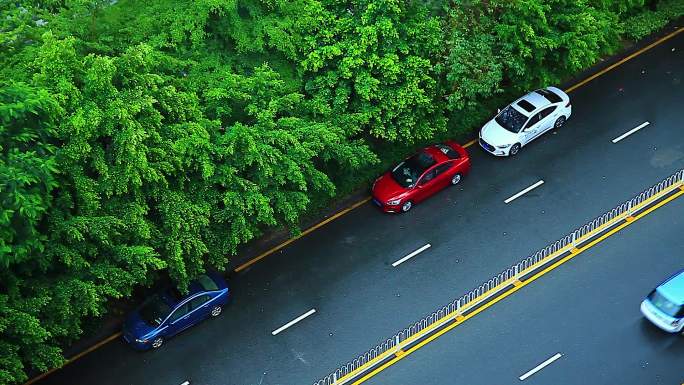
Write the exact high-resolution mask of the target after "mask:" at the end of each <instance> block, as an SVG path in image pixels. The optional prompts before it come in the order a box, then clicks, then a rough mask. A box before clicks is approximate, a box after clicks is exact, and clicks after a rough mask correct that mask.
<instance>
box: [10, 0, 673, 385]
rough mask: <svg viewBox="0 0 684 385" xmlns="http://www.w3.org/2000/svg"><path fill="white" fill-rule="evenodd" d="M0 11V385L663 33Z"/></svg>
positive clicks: (268, 0)
mask: <svg viewBox="0 0 684 385" xmlns="http://www.w3.org/2000/svg"><path fill="white" fill-rule="evenodd" d="M443 4H445V3H444V2H437V1H427V2H413V1H399V0H357V1H345V0H342V1H331V0H225V1H220V0H196V1H181V0H159V1H135V0H119V1H118V2H116V1H101V0H47V1H45V0H42V1H38V0H24V1H11V0H10V1H5V2H2V3H0V201H1V202H2V208H1V211H0V234H1V236H0V265H1V267H2V268H1V269H0V351H1V352H2V354H0V384H13V383H20V382H22V381H24V380H26V379H27V374H28V373H36V372H41V371H45V370H48V369H50V368H52V367H56V366H59V365H61V364H62V363H63V359H64V358H63V356H62V347H64V346H67V345H68V344H69V343H70V342H71V341H73V340H74V339H76V338H78V337H79V336H81V335H82V333H83V329H84V322H86V321H88V320H96V319H97V318H98V317H101V316H102V315H104V314H105V313H106V312H107V308H108V303H110V302H111V301H112V300H115V299H125V298H126V297H128V296H130V295H131V293H132V292H133V290H134V289H136V288H138V287H140V286H146V285H149V284H150V283H152V282H153V281H154V280H155V279H157V278H159V277H160V276H168V277H170V279H172V280H173V281H174V282H175V283H177V284H178V285H179V287H180V288H181V289H183V288H184V287H185V286H186V285H187V283H188V282H189V280H191V279H192V278H193V277H195V276H197V275H198V274H200V273H201V272H203V271H204V270H205V269H208V268H215V269H219V270H221V269H223V268H224V267H225V266H226V265H227V264H228V262H229V260H230V258H231V256H232V255H235V253H236V252H237V250H238V247H239V246H240V245H241V244H244V243H245V242H248V241H250V240H252V239H254V238H256V237H259V236H260V235H261V234H263V232H264V231H268V230H269V229H273V228H276V227H286V228H288V229H290V230H291V231H293V232H296V231H298V230H297V224H298V221H299V220H300V219H301V217H302V216H303V215H307V214H310V213H311V212H312V211H313V210H316V209H319V208H321V207H324V206H325V205H327V204H328V203H329V202H330V201H331V200H333V199H336V198H338V197H340V196H343V195H345V194H349V193H350V192H352V191H354V190H357V189H359V188H363V186H366V185H367V183H368V182H369V181H370V180H372V178H373V177H374V176H376V175H377V174H378V173H379V172H380V171H381V170H382V169H384V168H386V167H387V166H388V165H389V164H390V163H392V162H394V161H396V160H397V159H400V158H401V157H403V156H404V155H406V154H407V153H409V152H410V151H411V150H412V149H414V148H415V147H417V146H419V145H421V144H424V143H428V142H434V141H437V140H441V139H444V138H447V137H449V138H456V139H461V140H466V139H469V138H470V136H471V135H472V132H473V131H474V129H475V128H476V127H477V126H478V124H480V123H482V122H483V121H484V120H485V119H486V118H488V117H490V115H491V111H492V110H494V109H495V108H496V106H498V105H501V104H503V102H504V101H505V100H508V99H510V98H511V97H512V96H513V95H518V94H520V93H522V92H523V91H526V90H530V89H533V88H536V87H539V86H542V85H550V84H556V83H558V82H560V81H562V80H563V79H566V78H568V77H569V76H572V75H573V74H576V73H577V72H579V71H581V70H583V69H585V68H587V67H589V66H591V65H593V64H595V63H596V62H597V61H598V60H599V59H600V58H601V57H603V56H605V55H608V54H611V53H614V52H615V51H616V50H617V49H619V48H620V47H622V43H623V39H625V38H632V39H636V38H641V37H643V36H645V35H647V34H649V33H650V32H652V31H653V30H655V29H657V28H660V27H662V26H663V25H665V24H666V23H667V22H668V21H669V20H671V19H674V18H676V17H679V16H681V15H682V13H683V11H682V2H681V1H677V0H663V1H662V3H657V2H648V3H645V1H644V0H558V1H553V2H547V1H542V0H513V1H512V0H489V1H478V0H452V1H450V2H446V4H447V5H446V6H444V5H443Z"/></svg>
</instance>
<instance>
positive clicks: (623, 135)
mask: <svg viewBox="0 0 684 385" xmlns="http://www.w3.org/2000/svg"><path fill="white" fill-rule="evenodd" d="M649 124H651V123H650V122H644V123H641V124H640V125H638V126H636V127H634V128H632V129H631V130H629V131H627V132H625V133H624V134H622V135H620V136H618V137H617V138H615V139H613V143H617V142H619V141H621V140H622V139H624V138H626V137H628V136H630V135H632V134H633V133H635V132H637V131H639V130H641V129H642V128H644V127H646V126H648V125H649Z"/></svg>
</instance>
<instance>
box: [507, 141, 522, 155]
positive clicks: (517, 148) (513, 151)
mask: <svg viewBox="0 0 684 385" xmlns="http://www.w3.org/2000/svg"><path fill="white" fill-rule="evenodd" d="M519 151H520V143H516V144H514V145H513V147H511V151H509V152H508V155H510V156H514V155H515V154H517V153H518V152H519Z"/></svg>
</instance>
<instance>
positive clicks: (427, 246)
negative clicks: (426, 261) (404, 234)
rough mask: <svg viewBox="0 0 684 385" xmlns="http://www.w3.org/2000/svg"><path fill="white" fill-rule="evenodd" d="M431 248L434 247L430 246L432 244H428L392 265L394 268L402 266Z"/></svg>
mask: <svg viewBox="0 0 684 385" xmlns="http://www.w3.org/2000/svg"><path fill="white" fill-rule="evenodd" d="M431 246H432V245H430V244H429V243H428V244H427V245H425V246H423V247H421V248H420V249H418V250H416V251H414V252H412V253H411V254H409V255H407V256H405V257H404V258H402V259H400V260H398V261H396V262H394V263H392V266H393V267H397V266H399V265H400V264H402V263H404V262H406V261H408V260H409V259H411V258H413V257H415V256H416V255H418V254H420V253H422V252H423V251H425V250H427V249H429V248H430V247H431Z"/></svg>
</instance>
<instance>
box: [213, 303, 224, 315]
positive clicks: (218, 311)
mask: <svg viewBox="0 0 684 385" xmlns="http://www.w3.org/2000/svg"><path fill="white" fill-rule="evenodd" d="M222 310H223V309H221V306H219V305H215V306H214V307H213V308H211V316H212V317H218V316H219V314H221V311H222Z"/></svg>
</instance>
